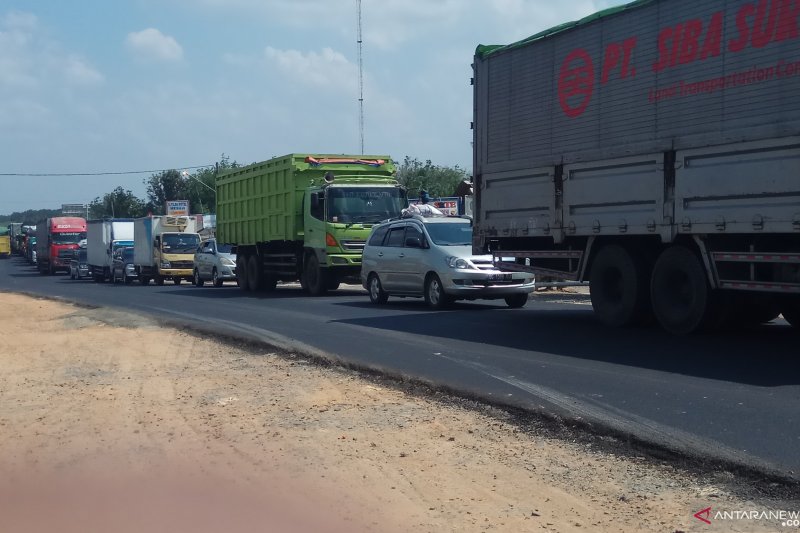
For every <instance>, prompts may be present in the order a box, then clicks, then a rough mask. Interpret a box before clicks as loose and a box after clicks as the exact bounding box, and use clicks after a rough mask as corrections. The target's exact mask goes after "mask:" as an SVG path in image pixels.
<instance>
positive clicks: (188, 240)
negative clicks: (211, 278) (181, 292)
mask: <svg viewBox="0 0 800 533" xmlns="http://www.w3.org/2000/svg"><path fill="white" fill-rule="evenodd" d="M133 227H134V248H133V264H134V267H135V269H136V274H137V275H138V277H139V281H140V282H141V283H142V285H147V284H148V283H150V280H153V281H154V282H155V283H156V285H163V284H164V281H165V280H167V279H171V280H172V282H173V283H174V284H175V285H179V284H180V283H181V281H183V280H186V281H190V280H191V279H192V272H193V269H194V253H195V252H196V251H197V248H198V247H199V246H200V235H199V234H198V233H197V215H189V216H150V217H144V218H137V219H136V220H134V223H133Z"/></svg>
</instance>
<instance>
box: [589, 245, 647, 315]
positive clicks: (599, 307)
mask: <svg viewBox="0 0 800 533" xmlns="http://www.w3.org/2000/svg"><path fill="white" fill-rule="evenodd" d="M647 282H648V279H647V273H646V272H645V269H644V268H643V267H642V266H641V262H640V261H637V260H636V258H635V257H634V256H633V255H632V254H631V253H630V252H629V251H628V250H627V249H625V248H623V247H622V246H619V245H616V244H612V245H608V246H604V247H603V248H601V249H600V251H599V252H597V255H596V256H595V258H594V260H593V261H592V267H591V272H590V274H589V294H590V296H591V299H592V309H593V310H594V313H595V315H596V316H597V318H599V319H600V321H601V322H603V323H604V324H606V325H607V326H612V327H623V326H630V325H632V324H635V323H637V322H640V321H642V320H643V319H644V318H645V317H646V315H648V314H649V312H650V311H649V307H650V301H649V294H648V287H647Z"/></svg>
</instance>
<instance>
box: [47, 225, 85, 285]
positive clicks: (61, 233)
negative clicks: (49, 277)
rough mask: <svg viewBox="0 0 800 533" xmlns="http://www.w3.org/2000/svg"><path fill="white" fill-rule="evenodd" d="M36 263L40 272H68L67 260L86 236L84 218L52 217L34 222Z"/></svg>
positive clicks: (69, 259) (68, 260)
mask: <svg viewBox="0 0 800 533" xmlns="http://www.w3.org/2000/svg"><path fill="white" fill-rule="evenodd" d="M36 228H37V230H36V236H37V239H36V265H37V267H38V268H39V272H40V273H41V274H54V273H56V272H58V271H63V272H69V262H70V261H71V260H72V257H73V255H74V253H73V250H76V249H77V248H78V246H79V243H80V242H81V241H82V240H84V239H85V238H86V219H84V218H81V217H53V218H48V219H45V220H43V221H41V222H39V223H37V224H36Z"/></svg>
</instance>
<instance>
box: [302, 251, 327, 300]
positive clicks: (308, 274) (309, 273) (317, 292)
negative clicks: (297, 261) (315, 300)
mask: <svg viewBox="0 0 800 533" xmlns="http://www.w3.org/2000/svg"><path fill="white" fill-rule="evenodd" d="M327 274H328V272H327V271H326V270H324V269H322V268H320V266H319V260H318V259H317V256H316V255H313V254H310V255H309V256H308V258H307V259H306V268H305V278H306V289H307V290H308V293H309V294H311V295H312V296H322V295H323V294H325V293H326V292H327V291H328V279H327V277H328V276H327Z"/></svg>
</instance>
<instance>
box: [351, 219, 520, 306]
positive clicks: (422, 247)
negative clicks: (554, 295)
mask: <svg viewBox="0 0 800 533" xmlns="http://www.w3.org/2000/svg"><path fill="white" fill-rule="evenodd" d="M361 261H362V263H361V284H362V285H363V286H364V288H365V289H367V291H368V292H369V298H370V300H371V301H372V302H373V303H376V304H382V303H385V302H386V300H387V299H388V298H389V296H390V295H396V296H415V297H423V298H425V302H426V303H427V304H428V305H429V306H430V307H432V308H434V309H441V308H444V307H447V306H448V305H449V304H450V303H451V302H453V301H455V300H477V299H504V300H505V302H506V304H507V305H508V306H509V307H522V306H524V305H525V304H526V303H527V301H528V295H529V294H530V293H531V292H533V290H534V288H535V281H534V276H533V274H529V273H525V272H501V271H500V270H497V269H496V268H495V267H494V265H493V264H492V257H491V256H490V255H478V256H476V255H473V254H472V221H471V220H470V219H468V218H463V217H422V216H420V215H412V216H410V217H406V218H401V219H397V220H391V221H389V222H385V223H383V224H379V225H377V226H375V227H374V228H373V229H372V233H370V237H369V239H368V240H367V244H366V246H365V247H364V255H363V257H362V260H361Z"/></svg>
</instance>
